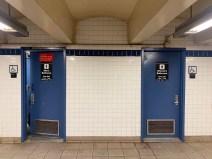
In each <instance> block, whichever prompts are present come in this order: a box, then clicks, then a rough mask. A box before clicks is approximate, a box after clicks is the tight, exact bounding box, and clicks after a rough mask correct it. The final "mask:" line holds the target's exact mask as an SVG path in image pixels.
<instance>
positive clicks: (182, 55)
mask: <svg viewBox="0 0 212 159" xmlns="http://www.w3.org/2000/svg"><path fill="white" fill-rule="evenodd" d="M145 52H170V54H171V53H172V52H179V53H180V72H181V75H180V87H181V88H180V99H182V100H181V107H180V110H179V139H180V140H181V141H184V127H185V126H184V123H185V60H186V49H185V48H145V49H143V50H142V55H141V56H142V58H141V141H142V142H144V138H143V136H144V133H145V129H144V127H143V126H144V125H145V120H144V119H145V113H144V107H145V99H144V93H145V92H144V89H143V88H144V85H145V83H144V82H142V81H144V76H143V74H142V73H143V72H144V53H145Z"/></svg>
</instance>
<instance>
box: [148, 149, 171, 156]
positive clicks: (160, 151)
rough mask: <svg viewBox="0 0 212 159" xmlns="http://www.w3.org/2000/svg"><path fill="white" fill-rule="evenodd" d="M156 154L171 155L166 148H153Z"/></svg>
mask: <svg viewBox="0 0 212 159" xmlns="http://www.w3.org/2000/svg"><path fill="white" fill-rule="evenodd" d="M151 150H152V151H153V153H154V154H155V156H169V153H168V152H167V151H166V150H165V149H164V148H154V149H151Z"/></svg>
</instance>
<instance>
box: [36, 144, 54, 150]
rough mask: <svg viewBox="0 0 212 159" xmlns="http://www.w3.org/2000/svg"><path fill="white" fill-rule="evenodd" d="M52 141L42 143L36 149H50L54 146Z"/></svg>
mask: <svg viewBox="0 0 212 159" xmlns="http://www.w3.org/2000/svg"><path fill="white" fill-rule="evenodd" d="M52 146H53V145H52V143H40V144H39V145H38V146H37V147H36V149H40V150H44V149H46V150H49V149H51V148H52Z"/></svg>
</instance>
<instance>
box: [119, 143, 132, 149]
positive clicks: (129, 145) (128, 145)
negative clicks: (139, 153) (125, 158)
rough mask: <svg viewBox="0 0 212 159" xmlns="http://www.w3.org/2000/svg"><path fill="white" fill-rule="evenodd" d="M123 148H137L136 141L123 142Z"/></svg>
mask: <svg viewBox="0 0 212 159" xmlns="http://www.w3.org/2000/svg"><path fill="white" fill-rule="evenodd" d="M121 147H122V148H127V149H128V148H135V145H134V143H121Z"/></svg>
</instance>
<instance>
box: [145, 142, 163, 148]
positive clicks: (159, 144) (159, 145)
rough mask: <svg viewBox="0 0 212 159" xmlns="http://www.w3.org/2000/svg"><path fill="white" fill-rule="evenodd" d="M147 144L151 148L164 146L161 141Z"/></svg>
mask: <svg viewBox="0 0 212 159" xmlns="http://www.w3.org/2000/svg"><path fill="white" fill-rule="evenodd" d="M148 145H149V147H150V148H151V149H154V148H156V149H159V148H164V147H163V145H162V144H161V143H148Z"/></svg>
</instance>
